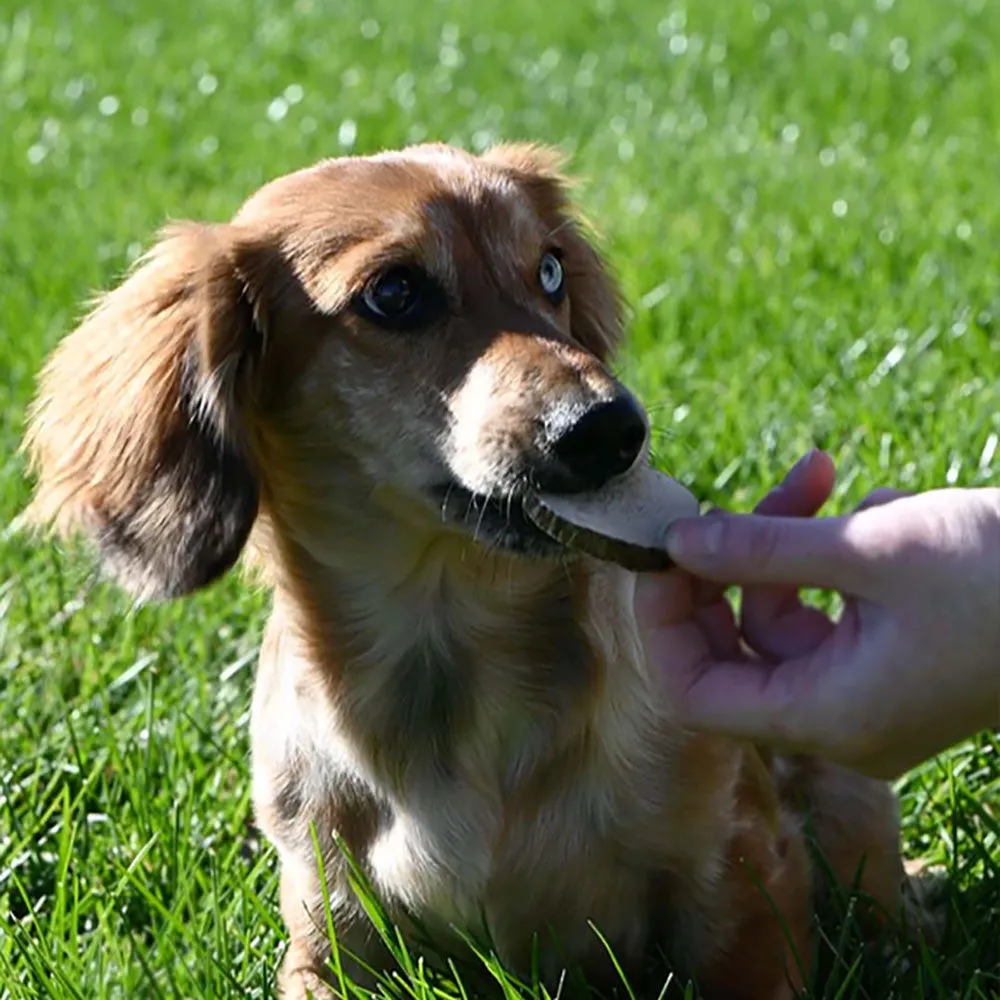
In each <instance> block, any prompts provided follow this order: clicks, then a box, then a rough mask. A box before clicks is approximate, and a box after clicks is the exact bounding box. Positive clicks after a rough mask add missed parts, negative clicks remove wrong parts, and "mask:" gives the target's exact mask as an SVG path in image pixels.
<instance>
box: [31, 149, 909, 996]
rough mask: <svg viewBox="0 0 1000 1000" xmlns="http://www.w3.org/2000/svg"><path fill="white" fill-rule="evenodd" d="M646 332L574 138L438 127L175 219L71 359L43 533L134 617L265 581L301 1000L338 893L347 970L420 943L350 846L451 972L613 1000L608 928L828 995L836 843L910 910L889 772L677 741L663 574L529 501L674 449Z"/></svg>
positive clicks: (712, 980) (730, 972) (260, 751)
mask: <svg viewBox="0 0 1000 1000" xmlns="http://www.w3.org/2000/svg"><path fill="white" fill-rule="evenodd" d="M622 316H623V310H622V303H621V296H620V293H619V291H618V288H617V285H616V282H615V279H614V277H613V275H612V274H611V271H610V269H609V267H608V266H607V264H606V263H605V262H604V260H603V258H602V256H601V254H600V252H599V251H598V249H597V245H596V242H595V240H594V239H593V237H592V235H591V232H590V229H589V227H588V226H587V225H586V224H585V222H584V220H583V219H582V218H581V216H580V215H579V213H578V211H577V210H576V208H575V207H574V205H573V202H572V181H571V180H570V178H568V177H567V175H566V172H565V165H564V162H563V159H562V158H561V156H560V155H559V154H558V153H557V152H555V151H554V150H552V149H550V148H548V147H545V146H540V145H533V144H520V143H510V144H503V145H499V146H496V147H494V148H492V149H490V150H488V151H486V152H484V153H482V154H480V155H473V154H471V153H467V152H464V151H462V150H459V149H454V148H451V147H446V146H442V145H424V146H417V147H410V148H407V149H404V150H401V151H389V152H383V153H379V154H377V155H372V156H369V157H346V158H341V159H332V160H326V161H322V162H320V163H318V164H316V165H314V166H311V167H309V168H307V169H303V170H300V171H298V172H295V173H292V174H289V175H287V176H284V177H281V178H279V179H276V180H273V181H271V182H270V183H268V184H266V185H265V186H264V187H263V188H261V189H260V190H259V191H258V192H256V193H255V194H254V195H253V196H252V197H250V199H249V200H248V201H247V202H246V203H245V204H244V205H243V207H242V208H241V209H240V210H239V212H238V213H237V214H236V215H235V217H234V218H233V219H232V220H231V221H230V222H227V223H220V224H214V223H195V222H185V223H179V224H174V225H172V226H170V227H168V228H167V229H165V230H164V231H163V232H162V233H161V235H160V238H159V240H158V242H157V243H156V245H155V246H154V247H153V249H152V250H151V251H150V252H148V253H147V254H146V255H145V256H144V257H143V258H141V259H140V261H139V262H138V263H137V265H136V266H135V267H134V268H133V269H132V271H131V272H130V273H129V275H127V277H126V278H125V279H124V281H123V282H122V283H121V284H120V286H119V287H117V288H116V289H114V290H113V291H111V292H110V293H109V294H107V295H105V296H104V297H103V298H101V299H100V300H99V301H98V302H97V304H96V305H95V306H94V307H93V309H92V311H91V312H90V313H89V314H88V315H87V316H86V317H85V318H84V320H83V321H82V323H81V324H80V325H79V327H78V328H77V329H76V330H75V331H74V332H73V333H72V334H71V335H70V336H68V337H67V338H66V339H65V340H64V341H63V343H62V344H61V345H59V346H58V348H57V349H56V350H55V352H54V353H53V355H52V356H51V358H50V359H49V360H48V362H47V364H46V366H45V368H44V371H43V372H42V374H41V376H40V383H39V388H38V393H37V396H36V399H35V401H34V403H33V404H32V407H31V410H30V414H29V421H28V431H27V434H26V438H25V444H26V449H27V452H28V454H29V456H30V462H31V468H32V470H33V474H34V476H35V480H36V486H35V493H34V497H33V499H32V502H31V505H30V508H29V512H28V513H29V516H30V518H31V520H32V522H33V523H35V524H37V525H48V526H51V527H53V528H54V529H55V530H56V531H58V532H61V533H63V534H65V535H74V534H77V533H83V534H84V535H85V536H86V537H87V538H89V539H90V540H91V541H92V543H93V544H94V546H95V547H96V551H97V554H98V558H99V560H100V563H101V565H102V566H103V567H104V568H105V570H106V571H107V572H108V573H109V574H110V575H111V577H112V578H113V579H114V580H116V581H118V582H119V583H120V584H121V585H122V586H123V587H124V588H125V589H126V590H127V591H128V592H129V593H130V594H131V595H133V596H134V597H135V599H137V600H140V601H150V600H166V599H176V598H180V597H183V596H184V595H188V594H192V593H194V592H196V591H198V590H200V589H201V588H204V587H206V586H208V585H210V584H212V583H213V582H214V581H216V580H218V579H219V578H220V577H222V576H223V575H224V574H226V573H227V572H228V571H229V570H230V569H231V568H232V567H234V565H235V564H236V563H237V562H238V561H240V560H241V559H242V561H243V563H244V564H245V565H246V566H247V567H248V568H249V569H250V570H251V571H252V572H254V573H256V574H258V576H259V578H260V579H262V580H263V581H264V582H265V584H266V585H267V586H268V587H270V588H271V590H272V593H273V607H272V610H271V615H270V619H269V622H268V626H267V629H266V633H265V637H264V640H263V643H262V648H261V652H260V657H259V664H258V669H257V675H256V680H255V690H254V698H253V707H252V713H251V714H252V719H251V744H252V771H253V799H254V808H255V814H256V821H257V823H258V825H259V826H260V828H261V829H262V830H263V832H264V833H265V834H266V836H267V837H268V838H269V839H270V841H271V842H272V843H273V844H274V845H275V847H276V851H277V854H278V857H279V859H280V866H281V879H280V901H281V909H282V914H283V918H284V922H285V924H286V926H287V930H288V934H289V938H290V941H289V946H288V950H287V953H286V956H285V959H284V962H283V965H282V968H281V971H280V976H279V978H280V983H281V989H282V991H283V995H284V996H285V997H286V998H288V1000H305V997H307V996H314V997H319V998H326V997H332V996H337V995H339V992H338V986H337V979H336V977H335V976H333V975H332V974H331V972H330V962H329V959H330V956H331V943H330V935H328V933H327V930H326V928H327V922H326V913H325V910H324V898H323V895H324V894H323V887H324V885H325V888H326V892H327V894H328V897H329V907H330V911H329V912H330V916H331V918H332V922H333V926H334V929H335V931H336V934H335V937H336V941H337V947H338V949H339V952H340V954H341V960H342V963H343V968H344V969H345V970H346V971H347V973H348V975H349V976H350V977H351V978H352V979H353V980H354V981H355V982H358V983H360V984H362V985H369V986H371V985H373V984H374V982H375V981H376V980H377V976H378V974H379V973H380V972H382V971H384V970H385V969H387V968H388V967H389V966H390V964H391V961H392V960H391V957H390V955H389V952H388V951H387V949H386V945H385V943H384V941H383V940H382V938H381V937H380V936H379V934H378V933H377V932H376V930H375V929H374V927H373V924H372V922H371V920H370V919H368V917H367V916H366V912H365V910H364V909H363V907H362V905H361V904H360V902H359V900H358V897H357V894H356V892H355V891H354V883H353V882H352V871H355V869H354V868H352V865H356V866H357V871H360V872H361V873H362V874H363V875H364V877H365V879H367V880H368V882H369V884H370V886H371V887H372V889H373V890H374V891H375V892H376V893H377V894H378V898H379V900H380V901H381V904H382V905H384V907H385V910H386V912H387V913H388V914H389V915H390V916H391V918H392V919H393V921H394V922H395V923H396V925H397V926H398V927H399V928H400V930H401V932H402V933H403V935H404V940H414V941H415V940H417V939H418V938H419V939H420V941H422V942H425V941H426V940H427V939H428V938H429V940H430V941H431V942H432V943H433V945H434V948H435V949H439V950H440V954H442V955H448V954H458V953H459V952H460V950H461V949H462V948H463V947H465V944H464V942H465V940H466V938H467V937H473V938H475V937H477V936H478V935H482V936H484V938H485V939H488V940H489V941H490V942H491V945H490V946H491V947H492V948H494V949H495V951H496V954H497V955H498V956H499V957H500V959H501V960H502V961H503V962H504V963H505V964H506V965H507V966H508V968H510V969H511V970H514V971H515V972H517V973H519V974H524V975H528V974H529V973H530V971H531V969H532V968H537V970H538V974H539V975H540V976H541V978H542V979H543V981H545V982H547V983H549V984H554V983H557V982H558V980H559V977H560V976H562V975H563V974H564V972H565V970H566V969H574V970H577V971H579V972H580V974H581V975H583V976H585V977H586V978H587V980H588V981H589V982H590V983H592V984H596V985H597V987H598V988H602V987H603V986H604V985H607V986H608V987H609V988H610V986H612V985H613V984H614V982H615V980H616V978H617V975H618V973H617V971H616V969H615V968H614V965H613V963H612V961H611V959H610V958H609V955H608V948H607V947H606V946H605V943H604V942H606V943H607V945H608V946H609V947H610V949H611V950H612V951H613V953H614V955H615V957H616V959H617V962H618V963H619V964H620V966H621V969H622V971H623V972H625V973H626V974H627V975H628V977H629V979H630V982H632V983H634V984H639V983H641V982H642V981H643V977H644V976H645V975H646V970H647V969H648V960H649V955H650V954H651V953H652V952H654V951H657V950H659V951H660V952H662V953H663V954H664V955H666V956H667V957H668V958H669V962H670V965H671V968H673V969H676V970H679V971H680V972H681V973H683V974H684V975H686V976H689V977H691V978H693V979H694V980H695V981H696V982H697V984H698V987H699V989H700V990H701V993H702V995H703V996H705V997H708V998H722V997H725V998H754V1000H761V998H764V1000H767V998H785V997H789V996H791V995H792V994H793V993H794V991H795V990H797V989H798V988H799V987H800V986H802V985H803V983H805V982H806V981H807V980H808V976H809V974H810V962H811V958H810V955H811V944H810V942H811V940H812V925H813V920H814V914H815V906H816V898H817V891H818V887H819V883H820V881H821V880H820V878H819V876H818V874H817V870H816V868H815V865H814V863H813V861H812V859H811V854H810V850H809V846H808V843H807V836H806V831H807V827H808V828H809V829H812V830H813V831H814V832H815V839H816V842H817V844H818V845H819V847H820V848H821V849H822V851H823V854H824V855H825V857H826V858H827V859H828V861H829V863H830V865H831V866H832V869H833V871H834V873H835V875H836V876H837V878H839V879H840V880H841V881H842V882H843V883H844V884H849V885H854V884H855V882H856V876H858V873H859V872H860V882H859V883H858V884H859V886H860V888H861V890H863V892H864V893H865V894H866V895H867V896H868V897H869V898H870V899H871V900H873V901H874V903H876V904H877V906H878V908H880V909H881V910H882V911H883V912H884V913H885V914H887V915H888V916H889V918H890V919H895V918H896V915H898V914H900V913H901V912H902V908H903V907H904V902H905V898H906V897H905V894H904V892H903V889H904V884H905V882H906V874H905V872H904V866H903V862H902V860H901V853H900V846H899V820H898V806H897V803H896V800H895V798H894V796H893V793H892V792H891V790H890V788H889V787H888V786H887V785H885V784H883V783H881V782H877V781H873V780H869V779H866V778H863V777H859V776H857V775H854V774H852V773H849V772H847V771H845V770H842V769H840V768H838V767H835V766H833V765H830V764H828V763H824V762H822V761H817V760H811V759H802V758H795V759H791V758H781V757H778V758H774V759H773V760H772V759H771V757H770V755H769V754H768V753H767V752H766V751H760V750H758V749H757V748H755V747H752V746H747V745H743V744H740V743H737V742H733V741H730V740H726V739H721V738H715V737H709V736H706V735H700V734H695V733H691V732H687V731H685V730H683V729H682V728H681V726H679V724H678V723H677V721H676V718H675V713H674V712H673V709H672V706H671V704H670V699H669V697H668V695H667V694H666V693H665V692H664V691H663V685H662V683H661V684H659V685H658V684H657V683H656V682H655V677H654V672H653V671H652V670H651V669H648V668H647V664H646V663H645V661H644V656H643V652H642V644H641V642H640V638H639V635H638V632H637V625H636V620H635V617H634V613H633V606H632V598H633V589H634V584H635V576H634V575H633V574H631V573H629V572H626V571H625V570H623V569H620V568H618V567H617V566H614V565H611V564H609V563H604V562H597V561H595V560H593V559H590V558H586V557H583V556H579V555H574V554H573V553H571V552H568V551H566V550H565V549H564V548H563V547H561V546H560V545H559V544H558V543H556V542H555V541H553V540H552V539H550V538H548V537H547V536H546V535H544V534H543V533H542V532H541V531H539V530H538V529H537V528H536V527H534V526H533V524H532V523H531V521H530V520H529V519H528V518H527V517H526V516H525V512H524V509H523V507H522V498H523V497H524V496H525V491H526V490H529V489H541V488H545V489H547V490H549V491H551V492H560V491H561V492H578V491H582V490H587V489H595V488H597V487H599V486H600V485H601V484H603V483H605V482H606V481H608V480H609V479H611V478H613V477H615V476H618V475H620V474H622V473H623V472H625V471H627V470H628V469H629V468H630V467H632V466H633V465H634V464H635V463H637V462H642V461H646V460H647V458H648V439H649V423H648V418H647V416H646V413H645V411H644V409H643V407H642V406H641V404H640V403H639V402H638V400H637V399H636V398H635V397H634V396H633V395H632V393H631V392H630V391H629V390H628V389H627V388H626V387H625V386H624V385H623V384H621V383H620V382H619V381H618V380H617V379H616V378H615V377H614V376H613V375H612V373H611V370H610V367H609V366H610V365H611V363H612V361H613V359H614V357H615V352H616V350H617V348H618V347H619V345H620V343H621V340H622V336H623V319H622ZM314 837H315V840H314ZM317 846H318V852H317ZM317 853H318V856H317ZM321 875H322V876H323V877H322V878H321ZM595 928H596V930H598V931H599V932H600V936H599V935H598V934H597V933H595ZM602 938H603V939H604V940H603V941H602Z"/></svg>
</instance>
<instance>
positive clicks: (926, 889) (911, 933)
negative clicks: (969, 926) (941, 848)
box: [902, 860, 950, 948]
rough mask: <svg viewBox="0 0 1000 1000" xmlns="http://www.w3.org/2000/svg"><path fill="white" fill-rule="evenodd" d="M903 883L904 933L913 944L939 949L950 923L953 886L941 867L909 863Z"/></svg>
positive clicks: (922, 863)
mask: <svg viewBox="0 0 1000 1000" xmlns="http://www.w3.org/2000/svg"><path fill="white" fill-rule="evenodd" d="M905 870H906V879H905V881H904V883H903V913H902V919H903V932H904V934H905V935H906V937H908V938H909V939H911V940H913V941H922V942H923V943H924V944H926V945H928V946H929V947H932V948H933V947H936V946H937V945H939V944H940V943H941V942H942V941H943V940H944V934H945V930H946V929H947V924H948V909H949V907H948V896H949V887H950V883H949V881H948V875H947V872H946V870H945V869H944V867H943V866H941V865H930V864H928V863H927V862H925V861H921V860H915V861H907V862H906V864H905Z"/></svg>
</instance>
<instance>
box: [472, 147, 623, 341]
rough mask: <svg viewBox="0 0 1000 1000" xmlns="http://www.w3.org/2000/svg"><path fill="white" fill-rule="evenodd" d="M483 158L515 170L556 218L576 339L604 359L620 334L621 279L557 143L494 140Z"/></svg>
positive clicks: (537, 204) (550, 216) (523, 184)
mask: <svg viewBox="0 0 1000 1000" xmlns="http://www.w3.org/2000/svg"><path fill="white" fill-rule="evenodd" d="M485 158H486V159H487V160H489V161H490V162H492V163H495V164H497V165H498V166H500V167H502V168H505V169H506V170H508V171H510V172H511V173H513V174H514V176H515V178H516V179H517V181H518V183H519V184H520V185H521V187H522V189H523V190H524V191H526V192H527V194H528V197H529V198H531V200H532V202H533V203H534V205H535V207H536V209H537V210H538V212H539V214H540V215H541V216H542V218H545V219H551V220H553V228H554V229H558V234H559V240H560V241H561V242H562V244H563V245H564V246H565V247H566V250H567V253H566V259H565V261H564V266H565V268H566V282H567V286H568V292H569V295H568V298H569V307H570V323H571V327H572V331H573V337H574V339H575V340H576V341H577V342H578V343H580V344H581V345H582V346H583V347H585V348H586V349H587V350H588V351H590V352H592V353H593V354H595V355H596V356H597V357H598V358H600V359H601V360H602V361H609V360H610V359H611V358H612V356H613V355H614V352H615V350H616V348H617V347H618V344H619V343H620V341H621V339H622V302H621V296H620V293H619V289H618V285H617V283H616V281H615V280H614V278H613V276H612V275H611V272H610V270H609V268H608V266H607V265H606V264H605V262H604V261H603V260H602V259H601V256H600V254H599V253H598V252H597V250H596V249H595V248H594V246H593V243H592V242H591V241H590V240H589V239H588V238H587V236H586V235H585V229H587V228H590V227H589V226H588V225H587V223H586V220H585V219H584V218H583V217H582V215H581V214H580V212H579V211H578V210H577V209H576V208H575V207H574V206H573V205H571V204H570V200H569V193H570V190H571V188H572V186H573V185H572V181H571V180H570V178H569V177H568V176H567V175H566V173H565V172H564V166H565V157H564V155H563V154H562V153H561V152H560V151H559V150H557V149H553V148H551V147H548V146H540V145H535V144H532V143H508V144H504V145H500V146H495V147H494V148H493V149H490V150H489V151H487V153H486V154H485Z"/></svg>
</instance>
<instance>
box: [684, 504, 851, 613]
mask: <svg viewBox="0 0 1000 1000" xmlns="http://www.w3.org/2000/svg"><path fill="white" fill-rule="evenodd" d="M847 524H848V520H847V519H846V518H839V517H837V518H797V517H766V516H760V515H755V514H719V515H709V516H706V517H702V518H696V519H684V520H681V521H676V522H675V523H674V524H673V525H671V527H670V530H669V531H668V533H667V551H668V552H669V554H670V556H671V558H672V559H673V560H674V561H675V562H676V563H677V564H678V565H680V566H682V567H683V568H684V569H686V570H688V571H689V572H691V573H693V574H694V575H696V576H700V577H703V578H706V579H709V580H715V581H718V582H720V583H727V584H743V585H746V584H756V583H780V584H789V585H792V586H796V587H818V588H823V589H834V590H840V591H844V592H846V593H853V594H861V593H863V592H864V589H865V583H866V580H865V565H864V560H863V559H861V558H859V556H858V553H857V552H856V550H855V547H854V545H853V544H852V543H851V540H850V534H849V532H847V531H846V530H845V528H846V526H847Z"/></svg>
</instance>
